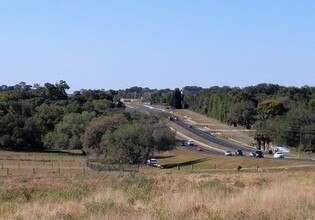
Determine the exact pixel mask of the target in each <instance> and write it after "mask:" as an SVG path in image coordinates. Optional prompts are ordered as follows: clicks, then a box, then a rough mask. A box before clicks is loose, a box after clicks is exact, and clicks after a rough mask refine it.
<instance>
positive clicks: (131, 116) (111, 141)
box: [0, 80, 175, 163]
mask: <svg viewBox="0 0 315 220" xmlns="http://www.w3.org/2000/svg"><path fill="white" fill-rule="evenodd" d="M68 89H69V86H68V84H67V83H66V82H65V81H62V80H61V81H60V82H58V83H56V84H51V83H45V84H44V86H40V85H38V84H35V85H34V86H31V85H27V84H26V83H25V82H21V83H19V84H17V85H15V86H6V85H2V86H0V148H2V149H9V150H46V149H57V150H60V149H82V150H83V152H85V153H87V154H89V156H92V157H102V158H103V159H104V161H107V162H115V163H144V162H145V161H146V159H147V158H148V157H150V156H152V154H153V153H154V152H155V151H163V150H168V149H171V148H172V146H173V142H174V140H175V135H174V132H172V131H171V130H170V129H169V128H168V127H167V126H166V125H165V124H164V123H163V119H162V118H159V117H157V116H147V115H146V114H140V113H128V112H125V107H124V105H123V103H121V102H120V101H119V98H117V92H116V91H114V90H109V91H104V90H85V89H82V90H81V91H76V92H74V93H73V94H67V92H66V91H67V90H68ZM115 96H116V98H117V100H114V98H115Z"/></svg>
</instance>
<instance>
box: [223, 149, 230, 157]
mask: <svg viewBox="0 0 315 220" xmlns="http://www.w3.org/2000/svg"><path fill="white" fill-rule="evenodd" d="M224 155H225V156H232V152H231V151H229V150H227V151H225V152H224Z"/></svg>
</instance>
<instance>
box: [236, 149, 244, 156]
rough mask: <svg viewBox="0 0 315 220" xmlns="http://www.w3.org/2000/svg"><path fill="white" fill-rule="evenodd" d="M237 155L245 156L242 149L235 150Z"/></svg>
mask: <svg viewBox="0 0 315 220" xmlns="http://www.w3.org/2000/svg"><path fill="white" fill-rule="evenodd" d="M235 155H236V156H244V154H243V151H242V150H236V151H235Z"/></svg>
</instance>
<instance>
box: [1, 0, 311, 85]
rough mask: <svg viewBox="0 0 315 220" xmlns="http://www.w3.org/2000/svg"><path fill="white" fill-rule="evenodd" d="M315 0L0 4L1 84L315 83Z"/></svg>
mask: <svg viewBox="0 0 315 220" xmlns="http://www.w3.org/2000/svg"><path fill="white" fill-rule="evenodd" d="M314 12H315V1H314V0H298V1H297V0H263V1H260V0H204V1H203V0H190V1H186V0H143V1H140V0H139V1H138V0H124V1H122V0H102V1H101V0H93V1H87V0H29V1H25V0H1V1H0V75H1V80H0V85H2V84H6V85H15V84H17V83H19V82H21V81H25V82H27V83H28V84H31V85H32V84H34V83H39V84H41V85H43V84H44V83H45V82H50V83H55V82H59V80H61V79H62V80H65V81H67V83H68V84H69V86H70V87H71V90H79V89H81V88H85V89H120V88H122V89H123V88H127V87H131V86H142V87H150V88H176V87H179V88H181V87H183V86H186V85H196V86H202V87H205V88H207V87H210V86H214V85H218V86H223V85H228V86H239V87H244V86H250V85H256V84H258V83H265V82H266V83H274V84H280V85H285V86H298V87H300V86H303V85H309V86H315V13H314Z"/></svg>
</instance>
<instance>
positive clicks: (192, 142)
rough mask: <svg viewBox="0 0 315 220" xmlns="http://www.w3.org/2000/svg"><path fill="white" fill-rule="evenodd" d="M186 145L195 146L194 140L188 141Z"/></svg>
mask: <svg viewBox="0 0 315 220" xmlns="http://www.w3.org/2000/svg"><path fill="white" fill-rule="evenodd" d="M186 143H187V145H188V146H195V142H194V141H192V140H188V141H187V142H186Z"/></svg>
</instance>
